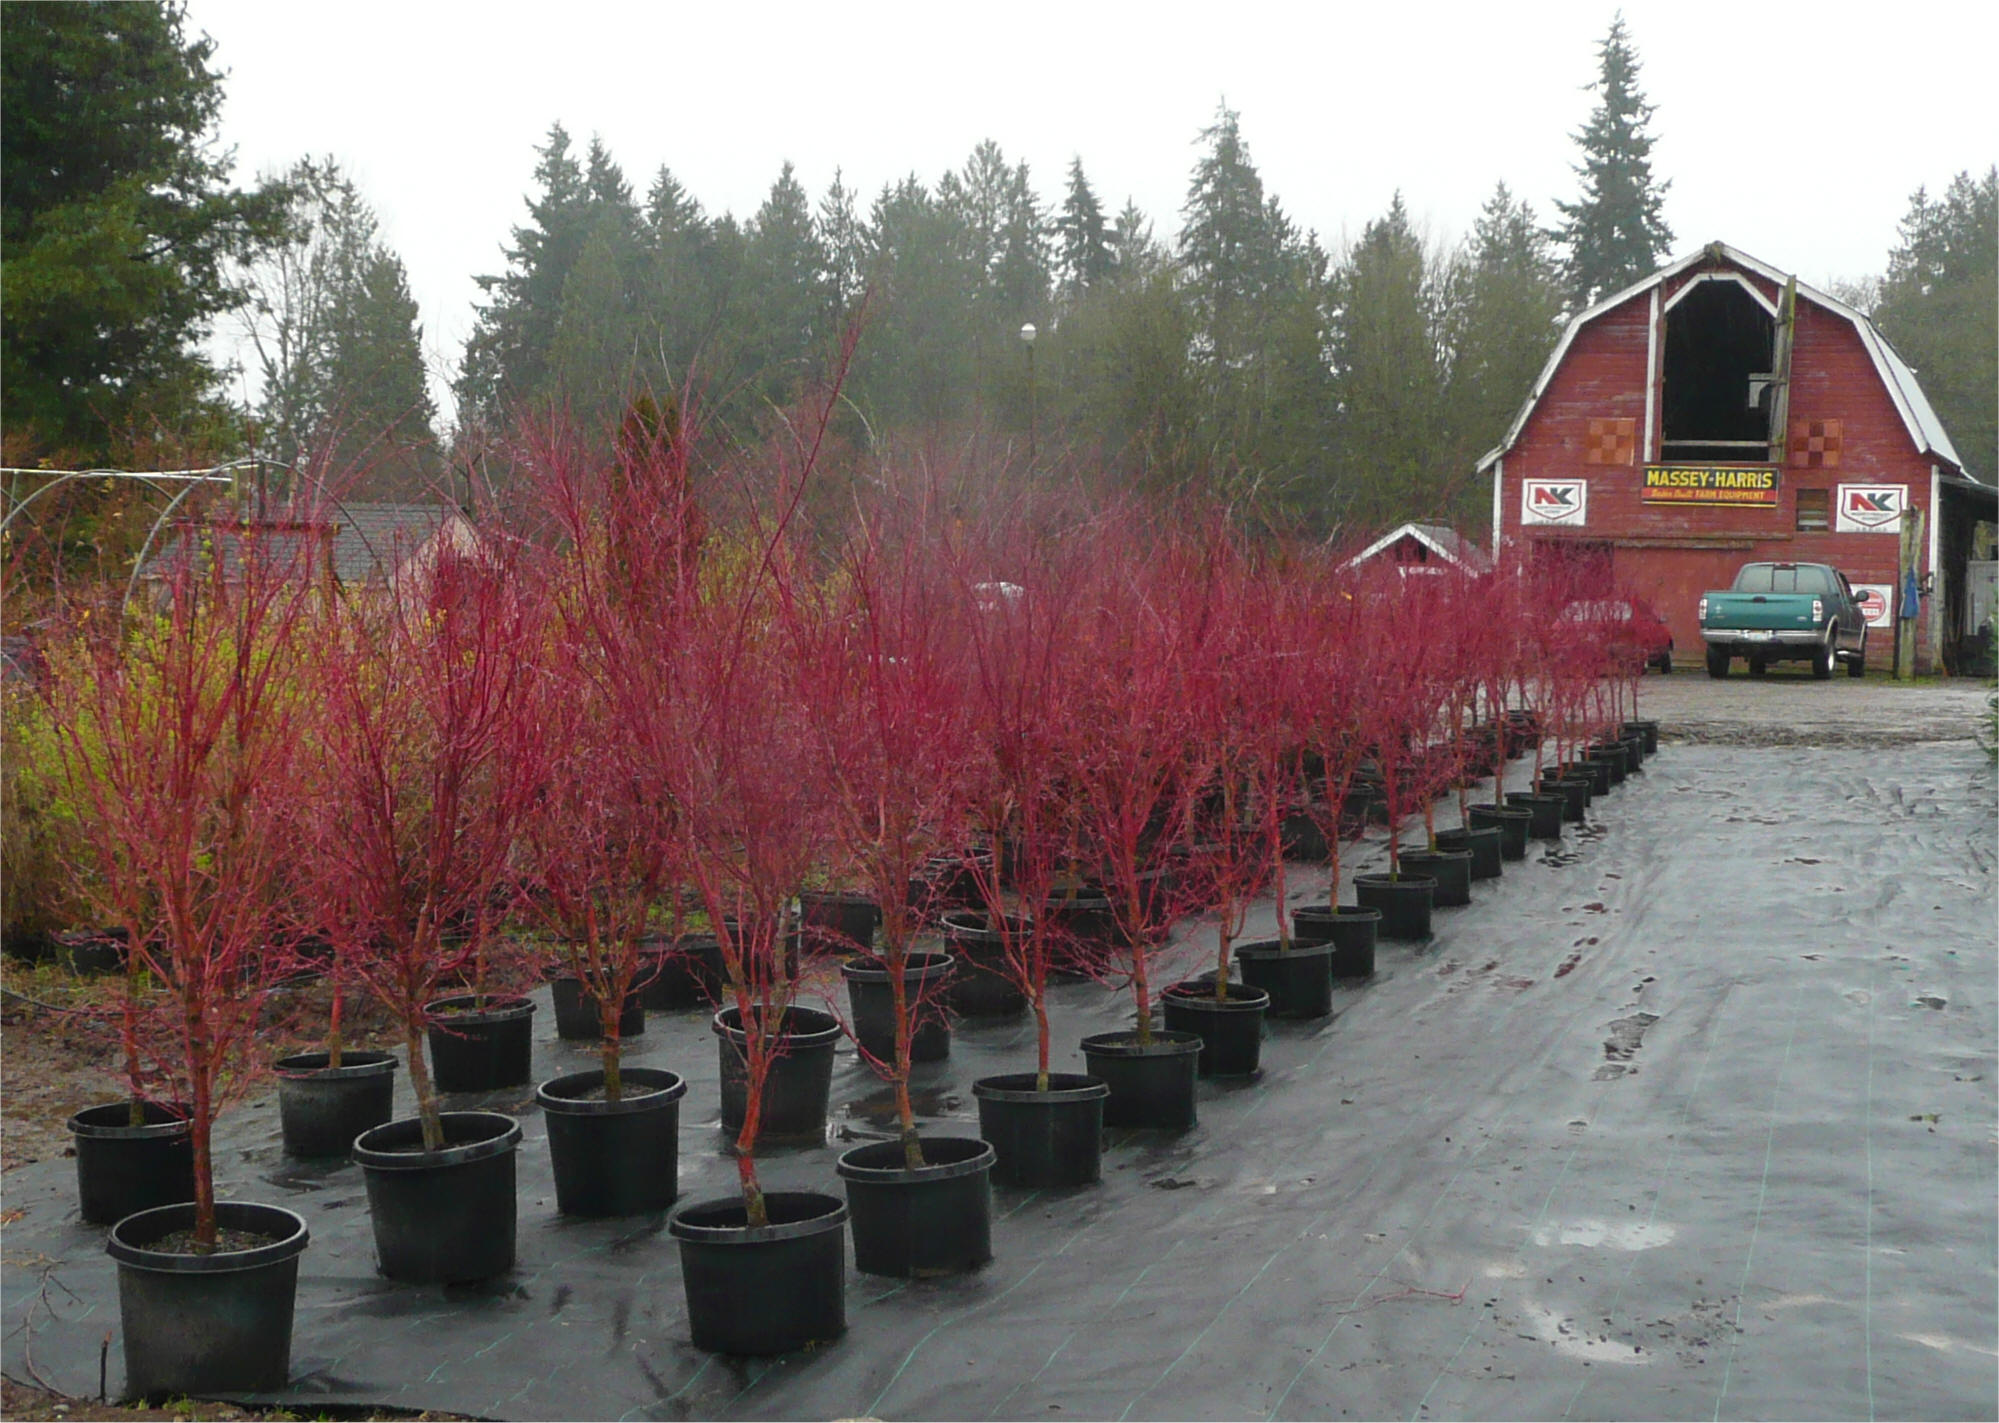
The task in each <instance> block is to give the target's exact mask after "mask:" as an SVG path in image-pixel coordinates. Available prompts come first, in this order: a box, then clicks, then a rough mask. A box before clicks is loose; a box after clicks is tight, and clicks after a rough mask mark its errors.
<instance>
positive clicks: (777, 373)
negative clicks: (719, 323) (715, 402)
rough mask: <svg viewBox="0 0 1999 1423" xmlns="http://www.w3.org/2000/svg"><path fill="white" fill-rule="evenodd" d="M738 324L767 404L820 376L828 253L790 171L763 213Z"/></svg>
mask: <svg viewBox="0 0 1999 1423" xmlns="http://www.w3.org/2000/svg"><path fill="white" fill-rule="evenodd" d="M744 261H745V273H744V275H745V288H744V291H743V293H742V297H741V300H742V302H743V303H744V305H743V307H742V310H741V316H740V319H741V321H742V322H743V323H744V325H745V331H746V340H747V343H748V358H749V361H750V362H751V364H752V366H753V367H754V368H755V371H756V373H757V381H758V385H759V391H760V394H761V396H762V398H763V399H765V400H768V401H772V402H775V403H777V404H784V403H786V402H788V401H789V400H791V399H792V398H793V397H794V396H795V395H796V394H797V392H798V390H799V388H800V387H801V384H802V383H803V382H804V381H805V380H807V379H809V378H810V377H811V376H812V375H813V374H815V373H816V367H817V364H818V362H819V360H820V357H821V356H822V355H823V350H822V338H823V336H824V334H825V323H826V314H827V311H828V309H829V307H830V305H831V303H830V302H829V300H828V297H827V285H826V250H825V248H824V246H823V245H821V243H820V241H819V233H818V230H817V228H816V227H815V226H814V224H813V221H812V204H811V200H810V199H809V198H807V197H806V195H805V188H804V186H803V185H802V184H800V183H799V181H798V175H797V173H796V172H795V171H793V169H792V166H791V164H790V163H786V164H785V165H784V167H783V169H782V171H780V172H779V174H778V176H777V181H776V182H774V183H772V184H771V188H770V193H769V194H768V196H766V197H765V198H764V201H763V206H762V207H760V208H758V209H757V215H756V220H755V222H754V223H752V225H751V227H750V233H749V242H748V245H747V247H746V249H745V253H744Z"/></svg>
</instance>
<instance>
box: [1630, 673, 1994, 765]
mask: <svg viewBox="0 0 1999 1423" xmlns="http://www.w3.org/2000/svg"><path fill="white" fill-rule="evenodd" d="M1991 695H1992V688H1991V687H1990V686H1989V685H1988V684H1986V683H1983V682H1976V681H1970V680H1967V679H1963V678H1958V679H1954V680H1951V681H1947V682H1938V681H1928V682H1896V681H1892V680H1890V679H1889V678H1886V677H1866V678H1863V679H1862V680H1860V681H1854V680H1853V679H1851V678H1849V677H1847V676H1846V675H1844V674H1843V673H1842V674H1840V675H1838V676H1835V677H1834V678H1833V679H1832V680H1831V681H1829V682H1819V681H1815V680H1813V678H1812V674H1811V670H1810V669H1809V668H1807V667H1806V666H1804V665H1803V664H1802V663H1800V664H1797V665H1796V666H1793V665H1791V664H1788V663H1782V664H1779V665H1777V666H1775V667H1773V668H1771V669H1770V672H1769V675H1768V676H1765V677H1761V678H1752V677H1748V676H1745V675H1741V674H1737V675H1735V676H1731V677H1728V678H1725V679H1723V680H1719V681H1717V680H1716V679H1714V678H1712V677H1709V676H1708V675H1707V673H1706V672H1704V671H1682V672H1675V673H1673V674H1672V675H1671V676H1668V677H1661V676H1658V675H1656V674H1652V673H1647V674H1646V676H1645V679H1644V681H1642V682H1641V683H1640V684H1639V688H1638V714H1639V715H1640V716H1644V717H1651V718H1653V719H1655V720H1656V721H1658V722H1659V734H1660V735H1661V736H1662V737H1666V738H1668V739H1671V740H1674V741H1683V742H1705V743H1710V744H1714V745H1722V746H1883V745H1904V744H1908V743H1911V742H1923V741H1964V740H1969V739H1971V737H1972V735H1973V733H1974V730H1975V728H1976V727H1977V725H1978V719H1979V717H1980V716H1981V715H1984V714H1986V701H1987V698H1989V697H1990V696H1991Z"/></svg>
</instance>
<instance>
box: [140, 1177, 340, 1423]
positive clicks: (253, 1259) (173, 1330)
mask: <svg viewBox="0 0 1999 1423" xmlns="http://www.w3.org/2000/svg"><path fill="white" fill-rule="evenodd" d="M215 1224H216V1228H217V1230H218V1231H220V1232H224V1233H226V1234H227V1235H229V1236H231V1237H237V1238H241V1239H242V1240H243V1244H244V1248H241V1249H219V1250H216V1251H215V1252H214V1253H212V1254H207V1255H191V1254H185V1253H182V1252H180V1251H177V1250H168V1249H164V1248H162V1247H163V1245H164V1244H166V1243H167V1242H168V1241H169V1239H170V1238H171V1237H173V1236H175V1235H178V1234H182V1233H185V1232H188V1231H190V1230H192V1229H193V1226H194V1203H193V1202H192V1201H188V1202H185V1203H183V1204H180V1205H170V1206H157V1207H154V1208H153V1209H151V1210H145V1211H140V1212H138V1213H137V1214H134V1215H128V1216H126V1217H125V1218H124V1219H123V1220H121V1221H119V1222H118V1224H117V1225H115V1226H114V1227H112V1230H111V1237H110V1239H109V1240H108V1241H107V1242H106V1243H105V1247H104V1248H105V1251H106V1253H107V1254H109V1255H110V1256H111V1258H112V1259H113V1260H115V1261H117V1262H118V1316H119V1322H120V1325H121V1329H122V1332H123V1336H124V1349H125V1390H126V1393H127V1394H128V1395H129V1396H139V1397H146V1398H158V1397H160V1396H162V1395H166V1394H194V1395H208V1396H213V1395H215V1394H232V1393H273V1392H276V1391H277V1390H279V1389H282V1388H283V1387H285V1385H286V1384H287V1383H288V1382H289V1381H290V1378H291V1353H292V1311H293V1306H294V1303H295V1301H296V1300H297V1297H298V1260H299V1256H300V1255H302V1254H304V1253H305V1248H306V1245H307V1244H308V1243H309V1241H310V1240H311V1235H310V1233H309V1232H308V1231H307V1229H306V1224H305V1221H304V1220H302V1219H301V1218H300V1217H298V1216H297V1215H295V1214H293V1213H292V1212H291V1211H288V1210H282V1209H280V1208H279V1207H277V1206H264V1205H254V1204H251V1203H249V1202H244V1201H217V1202H216V1203H215Z"/></svg>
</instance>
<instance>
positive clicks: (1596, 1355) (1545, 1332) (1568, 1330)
mask: <svg viewBox="0 0 1999 1423" xmlns="http://www.w3.org/2000/svg"><path fill="white" fill-rule="evenodd" d="M1521 1311H1522V1313H1524V1314H1525V1315H1526V1316H1527V1319H1528V1322H1529V1323H1530V1324H1531V1325H1532V1326H1533V1328H1534V1332H1535V1333H1536V1334H1538V1335H1540V1337H1541V1338H1543V1339H1545V1340H1547V1341H1548V1342H1549V1343H1550V1344H1553V1345H1554V1346H1555V1348H1556V1349H1557V1350H1558V1351H1559V1352H1561V1353H1564V1354H1567V1355H1568V1356H1569V1357H1570V1358H1573V1359H1587V1360H1589V1361H1590V1362H1591V1363H1593V1364H1644V1363H1650V1362H1651V1356H1650V1355H1649V1354H1647V1353H1645V1352H1644V1350H1642V1349H1640V1348H1638V1347H1637V1346H1635V1345H1631V1344H1625V1343H1622V1342H1620V1341H1619V1340H1616V1339H1612V1338H1610V1337H1609V1336H1608V1335H1604V1334H1584V1333H1579V1332H1578V1331H1577V1329H1576V1325H1575V1321H1574V1320H1572V1319H1570V1318H1568V1317H1567V1316H1566V1315H1561V1314H1557V1313H1556V1312H1555V1311H1554V1310H1552V1309H1547V1308H1545V1307H1543V1306H1541V1305H1538V1304H1523V1305H1522V1306H1521Z"/></svg>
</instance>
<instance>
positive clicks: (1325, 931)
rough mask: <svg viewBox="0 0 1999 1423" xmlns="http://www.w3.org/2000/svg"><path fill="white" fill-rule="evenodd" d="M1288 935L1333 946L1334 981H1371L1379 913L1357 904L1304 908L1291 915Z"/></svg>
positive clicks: (1379, 923)
mask: <svg viewBox="0 0 1999 1423" xmlns="http://www.w3.org/2000/svg"><path fill="white" fill-rule="evenodd" d="M1291 932H1292V933H1293V934H1294V935H1296V936H1297V937H1298V938H1299V939H1301V940H1309V941H1311V942H1313V943H1329V944H1331V945H1332V946H1333V957H1332V962H1331V964H1330V965H1328V967H1329V968H1330V969H1331V972H1332V976H1333V977H1334V978H1372V977H1373V976H1374V946H1375V942H1376V940H1377V938H1378V937H1379V935H1380V932H1381V911H1380V910H1379V909H1373V908H1369V907H1365V906H1362V905H1358V904H1340V905H1335V906H1332V907H1330V908H1329V907H1327V906H1326V905H1323V904H1316V905H1306V906H1305V907H1303V908H1301V909H1296V910H1293V911H1292V914H1291Z"/></svg>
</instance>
